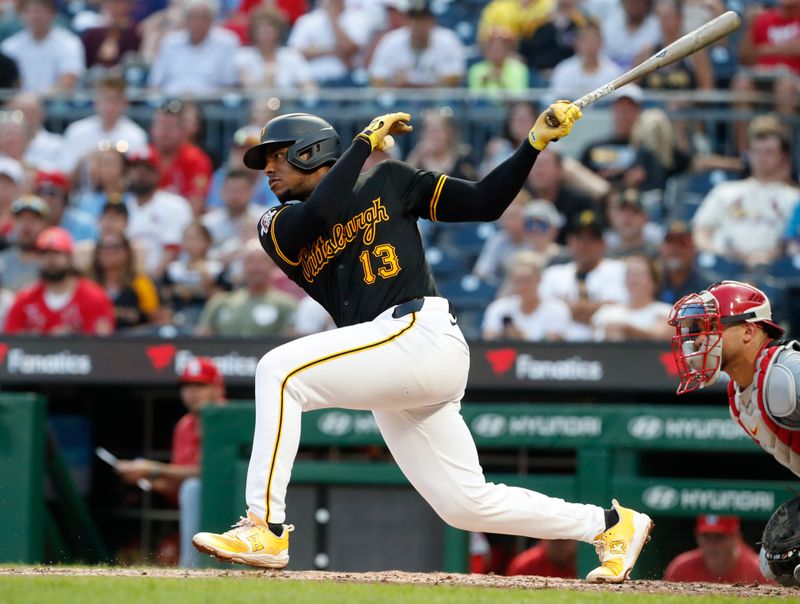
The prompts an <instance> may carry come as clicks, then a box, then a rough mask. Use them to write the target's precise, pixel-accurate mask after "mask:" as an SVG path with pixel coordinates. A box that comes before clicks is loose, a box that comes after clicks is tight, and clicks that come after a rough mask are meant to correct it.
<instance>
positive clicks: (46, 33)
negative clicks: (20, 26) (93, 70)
mask: <svg viewBox="0 0 800 604" xmlns="http://www.w3.org/2000/svg"><path fill="white" fill-rule="evenodd" d="M18 7H19V11H20V14H21V15H22V20H23V21H24V22H25V29H24V30H22V31H20V32H18V33H16V34H14V35H13V36H11V37H10V38H7V39H6V40H4V41H3V43H2V45H0V49H2V51H3V53H5V54H6V55H8V56H9V57H11V58H12V59H13V60H14V61H15V62H16V64H17V67H18V68H19V72H20V76H21V77H20V79H21V84H22V89H23V90H30V91H33V92H38V93H51V92H57V91H64V90H72V89H73V88H75V86H76V84H77V83H78V79H79V78H80V77H81V76H82V75H83V73H84V71H85V70H86V61H85V58H84V53H83V44H81V41H80V38H78V37H77V36H76V35H75V34H72V33H70V32H69V31H67V30H65V29H62V28H60V27H55V26H54V25H53V21H54V20H55V17H56V4H55V2H54V1H53V0H20V2H19V4H18Z"/></svg>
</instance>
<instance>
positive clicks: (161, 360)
mask: <svg viewBox="0 0 800 604" xmlns="http://www.w3.org/2000/svg"><path fill="white" fill-rule="evenodd" d="M176 350H177V349H176V348H175V346H173V345H172V344H163V345H161V346H148V347H147V348H146V349H145V351H144V352H145V354H146V355H147V358H148V359H150V363H151V364H152V365H153V369H155V370H156V371H162V370H163V369H165V368H166V367H168V366H169V365H170V364H171V363H172V359H173V358H174V357H175V351H176Z"/></svg>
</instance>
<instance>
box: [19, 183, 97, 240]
mask: <svg viewBox="0 0 800 604" xmlns="http://www.w3.org/2000/svg"><path fill="white" fill-rule="evenodd" d="M69 189H70V184H69V179H68V178H67V177H66V176H65V175H64V174H63V173H62V172H37V174H36V180H35V181H34V188H33V192H34V194H36V195H38V196H39V197H40V198H41V199H43V200H44V202H45V203H46V204H47V207H48V210H49V211H48V212H47V225H48V226H60V227H62V228H64V229H65V230H66V231H67V232H68V233H69V234H70V237H72V240H73V241H85V240H91V241H94V240H95V239H96V238H97V225H96V223H95V219H94V216H92V215H91V214H89V213H88V212H86V211H85V210H81V209H80V208H76V207H74V206H72V205H70V202H69Z"/></svg>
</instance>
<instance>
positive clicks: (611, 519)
mask: <svg viewBox="0 0 800 604" xmlns="http://www.w3.org/2000/svg"><path fill="white" fill-rule="evenodd" d="M603 512H604V513H605V515H606V530H608V529H610V528H611V527H612V526H614V525H615V524H616V523H617V522H619V514H618V513H617V510H615V509H614V508H611V509H610V510H603Z"/></svg>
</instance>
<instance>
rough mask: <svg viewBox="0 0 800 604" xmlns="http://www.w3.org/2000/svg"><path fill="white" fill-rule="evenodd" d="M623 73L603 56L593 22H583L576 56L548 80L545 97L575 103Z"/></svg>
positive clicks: (565, 62)
mask: <svg viewBox="0 0 800 604" xmlns="http://www.w3.org/2000/svg"><path fill="white" fill-rule="evenodd" d="M621 73H622V69H621V68H620V67H619V65H617V64H616V63H614V61H612V60H611V59H609V58H608V57H607V56H606V54H605V53H604V52H603V34H602V32H601V31H600V26H599V25H598V24H597V23H596V22H594V21H586V23H584V24H583V25H582V26H580V27H579V28H578V31H577V34H576V36H575V55H574V56H571V57H569V58H567V59H564V60H563V61H562V62H560V63H559V64H558V65H556V67H555V69H553V75H552V77H551V78H550V87H549V90H548V91H547V95H548V97H551V98H553V99H574V98H577V97H579V96H581V95H583V94H586V92H587V91H589V90H594V89H595V88H599V87H600V86H602V85H603V84H606V83H608V82H610V81H611V80H613V79H614V78H616V77H617V76H618V75H620V74H621Z"/></svg>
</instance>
